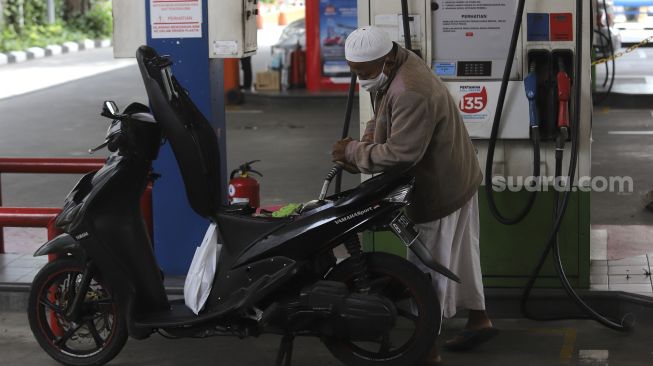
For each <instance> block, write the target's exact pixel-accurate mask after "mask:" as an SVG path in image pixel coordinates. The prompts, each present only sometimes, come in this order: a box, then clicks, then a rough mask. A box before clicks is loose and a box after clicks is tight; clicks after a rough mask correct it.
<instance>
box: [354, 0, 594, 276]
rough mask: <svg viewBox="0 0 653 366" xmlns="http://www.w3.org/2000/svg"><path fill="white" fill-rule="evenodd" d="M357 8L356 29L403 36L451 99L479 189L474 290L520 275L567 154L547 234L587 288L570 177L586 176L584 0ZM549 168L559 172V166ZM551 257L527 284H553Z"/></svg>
mask: <svg viewBox="0 0 653 366" xmlns="http://www.w3.org/2000/svg"><path fill="white" fill-rule="evenodd" d="M402 3H406V5H407V13H408V14H407V16H406V17H403V18H402ZM358 8H359V19H358V20H359V22H358V23H359V26H363V25H366V24H371V25H376V26H378V27H381V28H382V29H384V30H385V31H387V32H388V34H389V35H390V37H391V39H392V40H393V41H395V42H397V43H398V44H400V45H402V46H404V45H406V40H407V39H410V43H411V46H412V48H413V50H417V51H418V52H419V53H418V54H420V55H421V57H422V58H423V59H424V62H426V63H427V64H428V65H429V66H430V67H431V69H432V70H433V72H434V73H435V74H436V75H438V76H439V77H440V78H441V79H442V80H443V81H445V83H446V85H447V88H448V89H449V91H450V92H451V94H452V95H453V97H454V99H456V100H457V102H458V108H459V110H460V113H461V115H462V116H463V120H464V122H465V126H466V127H467V130H468V132H469V135H470V137H471V138H472V139H473V143H474V145H475V146H476V148H477V151H478V159H479V163H480V166H481V168H482V170H484V173H485V180H484V183H483V186H482V187H481V188H480V189H479V206H480V216H481V236H480V240H481V242H480V244H481V264H482V267H483V274H484V283H485V286H487V287H524V286H525V285H527V284H528V283H529V278H530V277H531V275H532V274H533V269H534V268H537V267H538V264H539V259H540V257H541V256H542V251H543V249H544V248H545V247H547V244H548V239H549V237H550V233H551V231H552V227H554V226H555V224H556V221H557V220H556V218H555V217H552V210H553V207H554V206H555V207H562V204H561V203H560V204H558V202H562V201H560V200H559V199H562V197H559V196H558V195H557V193H556V192H555V190H554V189H553V185H554V183H555V180H554V179H553V178H554V177H555V175H556V166H557V165H559V166H560V168H561V169H562V167H569V166H570V165H569V164H570V161H571V160H574V168H575V169H574V173H575V174H574V175H573V177H574V178H575V179H574V180H573V183H574V184H572V185H571V186H572V188H571V189H572V190H573V191H570V192H569V193H568V194H567V195H566V201H567V205H566V207H565V214H564V216H563V218H562V219H561V220H560V223H559V225H558V226H560V228H559V229H560V230H559V232H558V234H557V235H556V237H557V243H558V244H559V246H558V248H559V250H560V258H562V264H563V267H564V269H565V270H566V275H567V277H568V278H569V279H570V281H571V283H572V284H573V285H574V286H575V287H580V288H587V287H589V262H590V259H589V236H590V221H589V215H590V206H589V199H590V196H589V195H590V193H589V192H588V191H587V190H580V189H577V188H578V187H577V183H578V177H582V176H590V134H591V123H590V121H591V90H590V85H591V83H590V38H589V37H590V35H591V31H590V29H591V27H590V25H591V16H590V4H589V2H585V1H582V2H580V3H577V2H576V1H570V0H526V1H522V0H491V1H490V0H405V1H401V2H400V1H396V0H359V2H358ZM579 10H581V12H579ZM579 13H580V14H579ZM517 14H521V16H520V18H519V19H518V20H520V21H518V22H516V21H515V20H516V16H517ZM582 14H584V16H581V15H582ZM406 19H407V22H404V20H406ZM577 22H580V24H577ZM404 23H408V25H407V26H405V25H404ZM577 26H578V28H577ZM406 28H407V29H408V30H409V34H408V36H409V37H405V36H406V34H404V33H405V32H404V29H406ZM578 29H583V30H586V31H582V32H578ZM513 36H514V37H513ZM577 37H581V38H580V39H578V38H577ZM579 45H580V46H581V47H580V48H579ZM572 80H578V82H577V83H574V82H572ZM574 84H577V85H574ZM371 115H372V109H371V105H370V101H369V98H360V120H361V121H362V122H363V123H364V121H368V120H369V119H370V118H371ZM572 116H576V117H577V118H576V119H572V118H571V117H572ZM574 124H575V126H574ZM572 126H573V127H574V128H575V129H574V128H572ZM364 128H365V126H364V125H362V126H361V131H363V129H364ZM572 130H574V131H576V135H574V136H572V133H571V132H572ZM572 137H574V138H575V139H576V140H575V141H576V142H575V143H574V144H573V146H572V144H571V143H570V142H571V140H572ZM573 149H576V150H577V153H576V154H574V155H575V159H571V156H572V152H573ZM556 156H557V157H558V158H559V159H556ZM556 163H557V164H556ZM560 171H561V173H560V174H559V175H560V176H562V177H563V178H561V179H562V180H564V176H566V175H569V174H568V172H567V171H564V172H562V170H560ZM364 178H365V177H364ZM559 180H560V179H559ZM538 187H541V188H539V189H538ZM502 188H505V189H502ZM561 196H562V194H561ZM365 239H366V240H365V243H366V246H367V249H368V250H385V251H392V252H403V251H404V250H405V249H404V248H401V246H399V245H397V244H396V243H395V242H394V241H393V240H392V238H391V236H390V235H387V234H386V233H383V232H378V233H369V234H367V236H366V238H365ZM547 253H548V252H547ZM553 262H554V261H552V260H551V259H547V260H546V261H545V262H543V264H542V266H541V271H540V272H539V276H538V277H537V281H534V285H536V286H538V287H559V286H560V282H559V280H558V278H557V273H556V269H555V266H554V263H553Z"/></svg>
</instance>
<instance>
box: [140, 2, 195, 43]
mask: <svg viewBox="0 0 653 366" xmlns="http://www.w3.org/2000/svg"><path fill="white" fill-rule="evenodd" d="M150 26H151V29H152V38H201V37H202V2H201V0H150Z"/></svg>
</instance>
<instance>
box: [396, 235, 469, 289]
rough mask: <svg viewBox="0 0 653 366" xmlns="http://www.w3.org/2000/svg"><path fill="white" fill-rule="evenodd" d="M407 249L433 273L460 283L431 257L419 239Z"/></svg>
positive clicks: (453, 274) (454, 275) (458, 279)
mask: <svg viewBox="0 0 653 366" xmlns="http://www.w3.org/2000/svg"><path fill="white" fill-rule="evenodd" d="M408 247H409V248H410V250H412V251H413V253H414V254H415V255H416V256H417V258H419V260H421V261H422V263H424V265H425V266H427V267H429V268H430V269H432V270H434V271H435V272H438V273H440V274H442V275H443V276H445V277H447V278H448V279H450V280H452V281H456V282H458V283H460V278H459V277H458V276H456V274H455V273H453V272H451V271H450V270H449V268H447V267H445V266H443V265H441V264H440V263H438V262H437V261H436V260H435V259H434V258H433V256H432V255H431V252H429V251H428V249H426V247H425V246H424V244H422V242H421V241H420V240H419V238H415V240H414V241H413V243H412V244H411V245H409V246H408Z"/></svg>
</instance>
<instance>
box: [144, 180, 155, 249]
mask: <svg viewBox="0 0 653 366" xmlns="http://www.w3.org/2000/svg"><path fill="white" fill-rule="evenodd" d="M141 213H142V214H143V220H144V221H145V225H147V231H148V233H149V234H150V241H151V242H152V245H154V219H153V217H152V183H150V184H148V185H147V188H146V189H145V192H144V193H143V196H142V197H141Z"/></svg>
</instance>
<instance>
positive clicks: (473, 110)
mask: <svg viewBox="0 0 653 366" xmlns="http://www.w3.org/2000/svg"><path fill="white" fill-rule="evenodd" d="M458 96H459V99H458V109H460V114H461V115H462V117H463V121H465V122H485V121H487V120H488V119H489V118H490V113H489V112H488V110H487V102H488V97H487V90H486V89H485V86H481V85H461V86H460V89H459V91H458Z"/></svg>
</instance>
